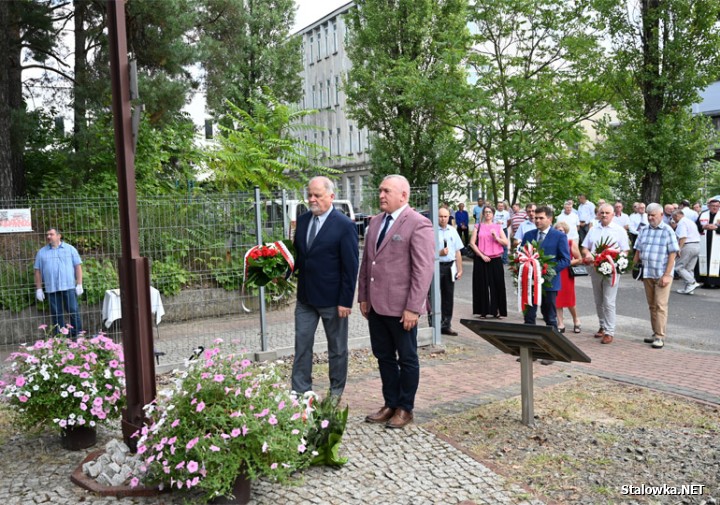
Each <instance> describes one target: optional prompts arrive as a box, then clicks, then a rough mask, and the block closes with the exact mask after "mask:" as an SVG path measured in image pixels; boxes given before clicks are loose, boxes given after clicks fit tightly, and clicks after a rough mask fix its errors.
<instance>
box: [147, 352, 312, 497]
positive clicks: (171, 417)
mask: <svg viewBox="0 0 720 505" xmlns="http://www.w3.org/2000/svg"><path fill="white" fill-rule="evenodd" d="M205 352H206V354H205V355H204V356H202V357H201V358H200V359H198V360H195V361H194V362H193V364H192V365H191V366H190V368H189V369H188V371H187V374H185V375H184V377H183V379H182V380H181V381H179V382H178V385H177V387H176V388H175V390H174V391H173V392H172V394H171V395H167V396H163V397H161V398H158V401H157V404H156V405H153V406H152V407H151V408H150V410H149V411H148V417H149V418H151V419H153V420H154V423H153V424H152V425H151V426H150V428H149V430H146V432H144V433H145V434H144V435H143V436H142V437H141V438H140V440H139V441H138V452H139V453H141V454H144V455H145V456H144V457H146V458H149V461H150V462H149V463H148V464H147V475H146V476H145V477H144V479H143V480H144V481H145V482H147V483H152V484H157V483H161V482H162V483H165V484H166V485H167V484H169V485H171V486H172V485H173V483H175V485H176V486H177V487H178V488H179V489H183V490H185V489H187V488H193V487H197V488H198V490H201V491H202V493H203V495H202V499H203V501H208V500H210V499H211V498H215V497H217V496H227V495H229V494H230V492H231V491H232V485H233V482H234V481H235V479H236V477H237V476H238V474H239V473H240V471H244V472H246V473H247V475H248V476H249V478H250V479H257V478H258V477H261V476H266V477H269V478H272V479H275V480H278V481H280V482H286V481H288V480H289V479H290V478H291V476H292V473H293V472H295V471H297V470H300V469H302V468H304V467H306V466H307V465H308V464H309V462H310V457H309V456H310V454H309V451H308V450H307V448H306V446H305V441H304V437H305V431H306V425H305V421H304V419H303V407H304V406H303V404H302V403H301V402H299V401H297V399H296V398H295V397H294V395H291V394H289V393H288V392H287V391H286V390H285V389H284V388H285V382H286V381H285V380H284V379H283V378H282V377H281V376H280V375H279V373H278V371H277V370H276V369H275V368H274V367H272V366H262V365H253V364H252V363H251V362H250V361H249V360H247V359H243V357H242V356H237V355H232V354H227V355H225V354H219V352H220V350H219V349H212V350H208V351H205ZM209 358H212V359H209ZM176 449H177V450H176ZM161 453H162V457H159V456H161ZM198 468H200V469H203V470H205V471H203V472H198V471H197V470H198ZM171 479H172V480H171ZM187 483H190V484H189V485H186V484H187Z"/></svg>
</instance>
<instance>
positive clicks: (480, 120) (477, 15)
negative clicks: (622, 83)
mask: <svg viewBox="0 0 720 505" xmlns="http://www.w3.org/2000/svg"><path fill="white" fill-rule="evenodd" d="M471 21H472V23H473V27H474V28H475V30H474V35H475V50H474V51H473V53H472V54H471V55H470V57H469V64H470V66H471V68H472V76H473V90H472V94H471V99H470V101H471V103H472V107H471V109H470V113H469V114H468V115H467V116H466V117H465V119H464V122H463V130H464V132H465V138H466V144H467V148H468V150H469V152H470V153H471V159H472V161H473V163H474V167H473V171H471V172H469V174H470V177H471V179H474V180H477V178H479V177H480V176H483V177H487V178H488V179H489V181H490V187H491V192H492V194H494V195H500V194H503V195H505V198H507V199H508V200H510V201H511V202H513V203H514V202H516V201H517V200H518V198H519V197H520V195H522V194H528V195H534V196H535V197H542V198H543V199H545V200H546V201H555V200H561V199H563V198H566V197H569V196H571V195H572V194H573V193H572V191H574V190H577V189H580V188H582V186H583V185H584V184H585V183H586V182H587V180H586V178H585V177H584V176H583V173H584V172H583V171H582V170H581V169H582V168H583V167H588V166H589V163H588V161H589V160H587V157H586V156H585V155H584V154H583V152H582V151H584V150H585V149H586V145H587V142H586V141H587V137H586V134H585V131H584V129H583V128H582V126H581V123H582V122H583V121H585V120H587V119H589V118H591V117H592V116H593V115H594V114H596V113H597V112H598V111H599V110H600V109H601V108H602V107H603V106H604V105H605V104H606V103H607V99H608V98H609V94H608V91H607V88H606V86H605V85H604V76H603V64H602V63H603V61H604V60H603V51H602V47H601V44H600V35H601V34H600V32H599V30H598V28H597V27H596V26H595V25H594V18H593V11H591V10H590V9H589V4H588V2H587V1H585V0H574V1H565V0H496V1H494V2H476V3H475V5H474V9H473V11H472V14H471ZM596 175H597V174H596ZM597 182H598V181H597V179H595V180H594V181H593V184H597ZM554 183H557V184H554Z"/></svg>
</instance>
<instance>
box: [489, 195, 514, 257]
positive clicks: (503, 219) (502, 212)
mask: <svg viewBox="0 0 720 505" xmlns="http://www.w3.org/2000/svg"><path fill="white" fill-rule="evenodd" d="M493 223H497V224H499V225H500V226H501V227H502V229H503V232H504V233H505V236H506V237H509V235H508V227H509V226H510V212H509V211H508V210H507V209H506V208H505V202H498V204H497V210H496V211H495V217H494V218H493ZM502 262H503V265H507V264H508V248H507V246H503V255H502Z"/></svg>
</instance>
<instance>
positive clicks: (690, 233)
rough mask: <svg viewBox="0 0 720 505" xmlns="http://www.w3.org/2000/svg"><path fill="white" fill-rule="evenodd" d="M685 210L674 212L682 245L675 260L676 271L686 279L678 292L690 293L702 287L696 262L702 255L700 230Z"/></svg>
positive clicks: (679, 242)
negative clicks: (697, 280)
mask: <svg viewBox="0 0 720 505" xmlns="http://www.w3.org/2000/svg"><path fill="white" fill-rule="evenodd" d="M684 211H685V209H678V210H676V211H675V212H673V220H674V221H675V223H676V226H675V235H677V239H678V245H679V246H680V251H679V252H678V253H677V260H676V261H675V273H676V274H678V275H679V276H680V278H681V279H682V280H684V281H685V287H684V288H682V289H678V290H676V292H678V293H680V294H682V295H689V294H691V293H692V292H693V291H695V290H696V289H697V288H699V287H700V283H699V282H696V281H695V264H696V263H697V261H698V256H699V255H700V232H699V231H698V229H697V225H696V224H695V223H694V222H693V221H692V219H690V218H689V217H687V216H686V215H685V212H684Z"/></svg>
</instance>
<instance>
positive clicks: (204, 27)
mask: <svg viewBox="0 0 720 505" xmlns="http://www.w3.org/2000/svg"><path fill="white" fill-rule="evenodd" d="M203 3H204V6H203V9H202V14H201V19H200V21H199V23H200V30H199V32H200V47H201V50H202V61H203V63H202V65H203V68H204V70H205V85H206V90H207V95H206V96H207V108H208V110H209V111H210V112H211V113H212V114H213V115H214V116H215V117H216V118H217V119H218V120H222V119H223V117H224V116H225V115H227V114H232V113H233V109H232V107H230V106H229V105H228V102H229V103H233V104H235V105H236V106H237V107H240V108H241V109H243V110H245V111H250V110H252V107H253V105H252V98H253V97H254V96H255V95H256V94H258V93H260V92H261V89H267V90H269V91H270V93H271V94H272V95H273V96H275V97H277V98H278V99H279V100H281V101H284V102H287V103H295V102H297V101H298V100H299V99H300V96H301V86H300V77H299V75H300V71H301V70H302V59H301V52H300V42H301V41H300V38H299V37H289V35H290V30H291V28H292V26H293V22H294V19H295V3H294V1H293V0H205V1H204V2H203Z"/></svg>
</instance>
